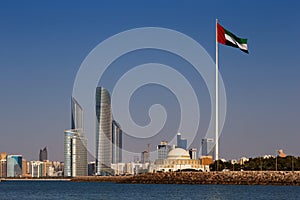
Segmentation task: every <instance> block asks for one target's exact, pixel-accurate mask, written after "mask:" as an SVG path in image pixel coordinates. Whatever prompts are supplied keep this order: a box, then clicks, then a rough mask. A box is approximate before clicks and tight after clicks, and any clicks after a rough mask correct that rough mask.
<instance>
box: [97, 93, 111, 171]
mask: <svg viewBox="0 0 300 200" xmlns="http://www.w3.org/2000/svg"><path fill="white" fill-rule="evenodd" d="M111 141H112V112H111V99H110V94H109V92H108V91H107V90H106V89H105V88H103V87H97V89H96V174H97V175H100V174H102V172H103V170H105V169H107V168H110V165H111V162H112V142H111Z"/></svg>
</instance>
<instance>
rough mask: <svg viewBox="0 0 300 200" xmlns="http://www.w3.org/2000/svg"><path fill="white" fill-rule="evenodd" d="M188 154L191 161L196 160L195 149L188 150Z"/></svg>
mask: <svg viewBox="0 0 300 200" xmlns="http://www.w3.org/2000/svg"><path fill="white" fill-rule="evenodd" d="M189 154H190V158H191V159H193V160H196V159H197V149H196V148H192V149H190V150H189Z"/></svg>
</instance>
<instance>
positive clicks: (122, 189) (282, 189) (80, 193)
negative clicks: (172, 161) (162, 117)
mask: <svg viewBox="0 0 300 200" xmlns="http://www.w3.org/2000/svg"><path fill="white" fill-rule="evenodd" d="M0 199H1V200H2V199H22V200H24V199H30V200H35V199H39V200H40V199H59V200H62V199H78V200H85V199H97V200H99V199H100V200H101V199H105V200H109V199H118V200H119V199H144V200H150V199H155V200H163V199H164V200H165V199H172V200H177V199H178V200H179V199H184V200H185V199H186V200H189V199H191V200H193V199H195V200H196V199H197V200H200V199H212V200H218V199H230V200H235V199H239V200H240V199H255V200H264V199H272V200H274V199H289V200H291V199H300V187H297V186H259V185H256V186H252V185H251V186H249V185H163V184H117V183H101V182H64V181H7V182H0Z"/></svg>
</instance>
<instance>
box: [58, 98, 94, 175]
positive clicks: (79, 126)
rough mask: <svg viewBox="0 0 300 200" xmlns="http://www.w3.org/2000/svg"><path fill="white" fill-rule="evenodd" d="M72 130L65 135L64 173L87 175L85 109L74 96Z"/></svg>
mask: <svg viewBox="0 0 300 200" xmlns="http://www.w3.org/2000/svg"><path fill="white" fill-rule="evenodd" d="M71 128H72V129H71V130H66V131H65V136H64V159H65V163H64V175H65V176H67V177H70V176H72V177H74V176H87V174H88V161H87V140H86V138H85V136H84V132H83V109H82V107H81V106H80V105H79V103H78V102H77V101H76V99H75V98H73V97H72V100H71Z"/></svg>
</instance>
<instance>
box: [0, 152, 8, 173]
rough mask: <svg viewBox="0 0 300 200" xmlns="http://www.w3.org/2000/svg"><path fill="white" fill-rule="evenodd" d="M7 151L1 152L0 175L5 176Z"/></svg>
mask: <svg viewBox="0 0 300 200" xmlns="http://www.w3.org/2000/svg"><path fill="white" fill-rule="evenodd" d="M6 156H7V155H6V153H5V152H1V153H0V177H1V178H4V177H6Z"/></svg>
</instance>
